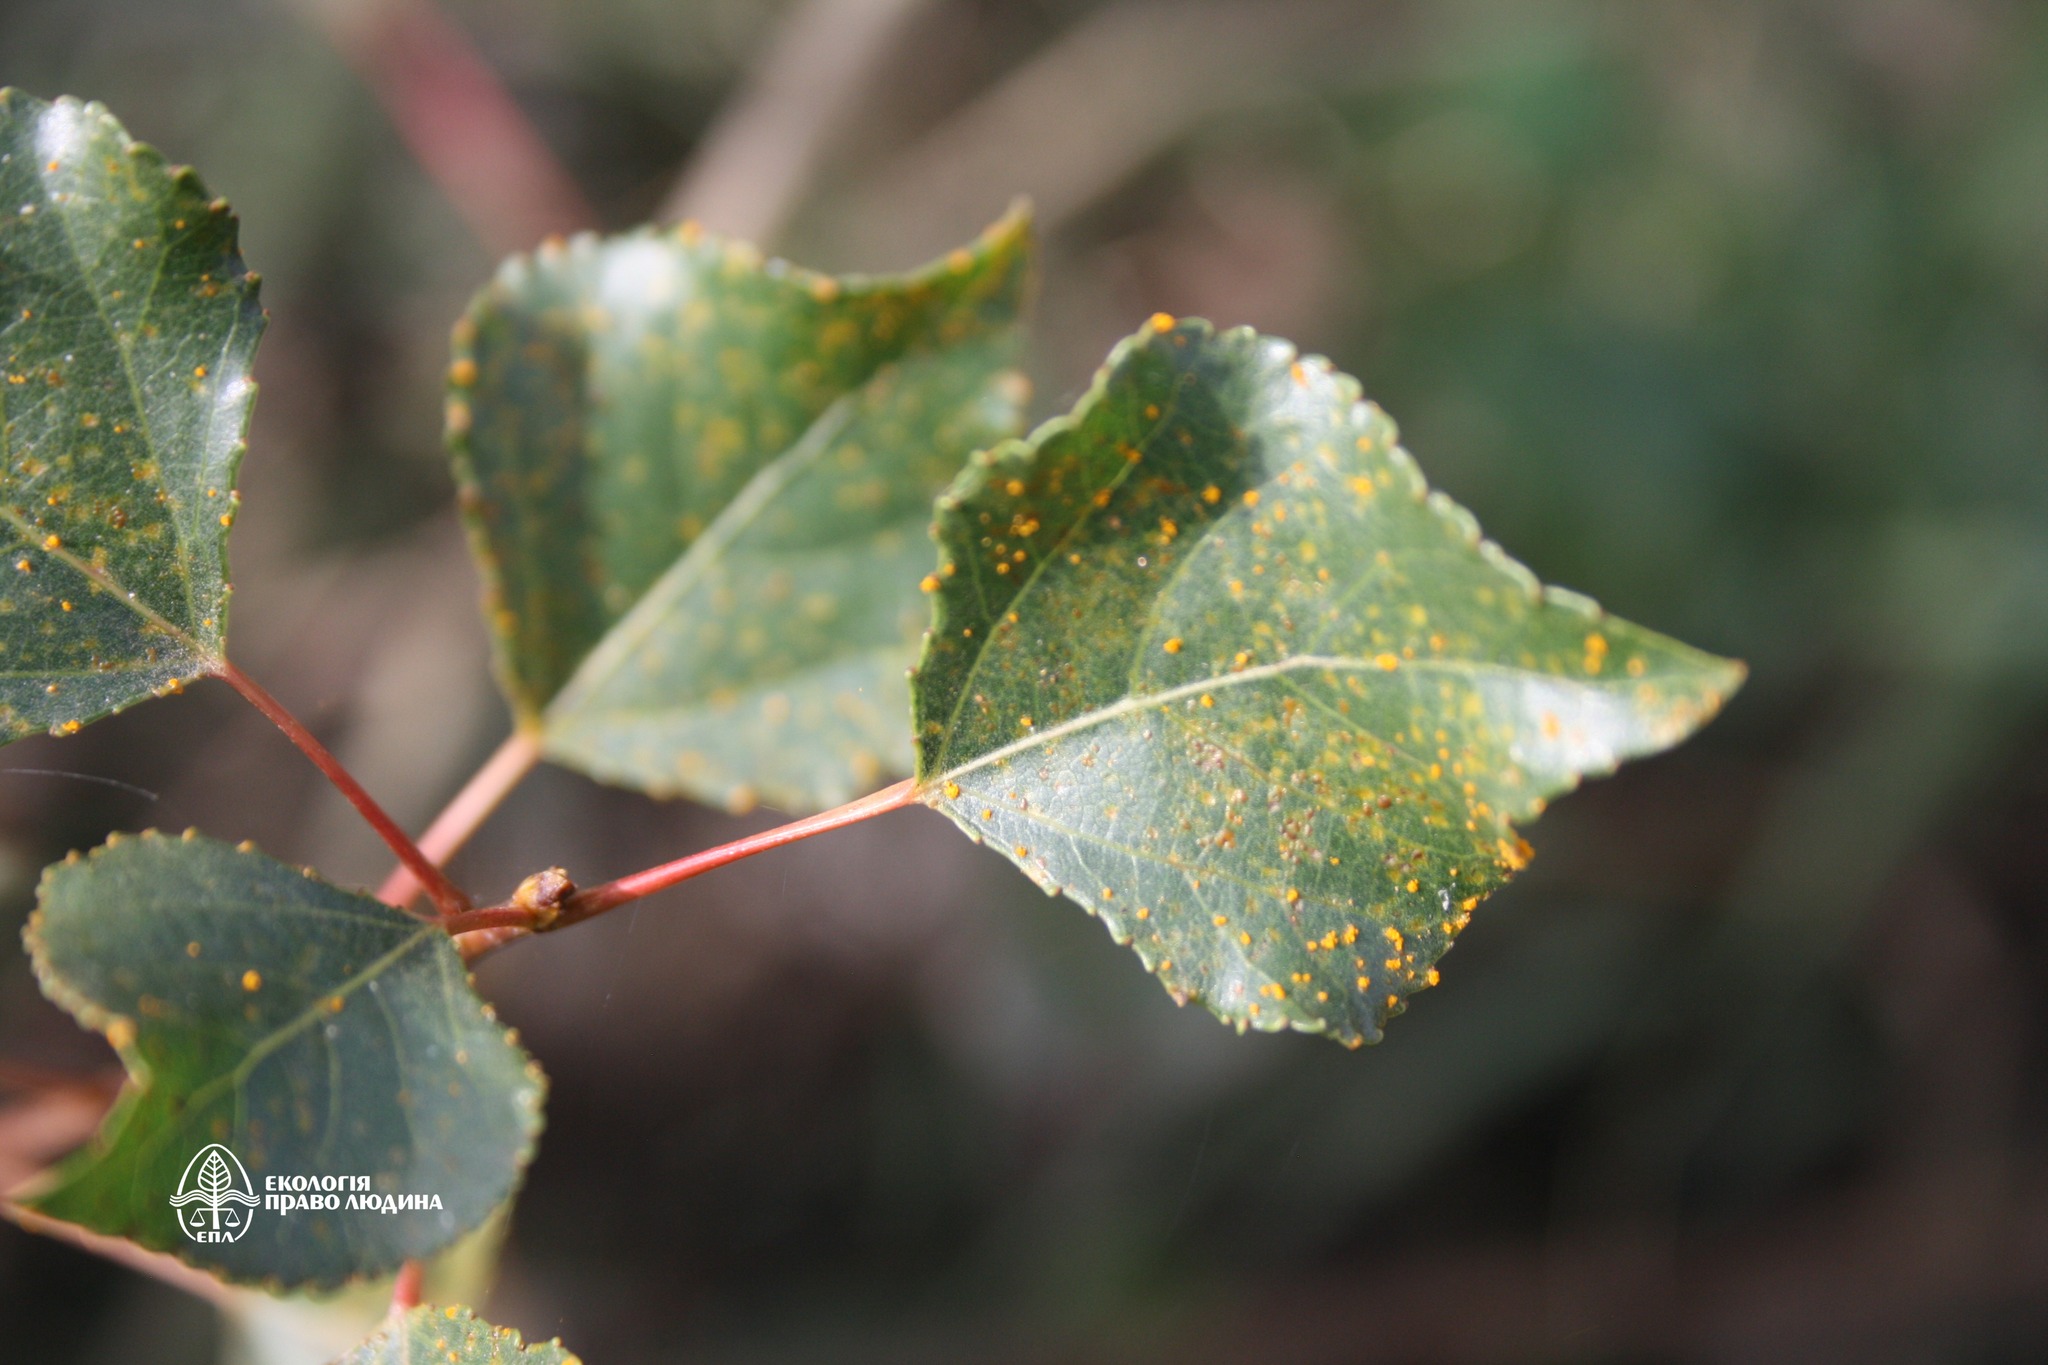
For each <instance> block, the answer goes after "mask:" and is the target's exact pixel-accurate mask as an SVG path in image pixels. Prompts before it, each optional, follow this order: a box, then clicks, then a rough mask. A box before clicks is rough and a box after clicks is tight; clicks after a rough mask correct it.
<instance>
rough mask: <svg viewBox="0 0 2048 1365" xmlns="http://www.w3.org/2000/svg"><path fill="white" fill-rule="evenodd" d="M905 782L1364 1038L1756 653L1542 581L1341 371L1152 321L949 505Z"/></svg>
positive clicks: (1264, 999)
mask: <svg viewBox="0 0 2048 1365" xmlns="http://www.w3.org/2000/svg"><path fill="white" fill-rule="evenodd" d="M938 538H939V546H940V568H939V575H938V576H939V580H940V588H939V591H938V592H937V594H936V603H935V615H934V623H933V626H932V631H931V635H930V637H929V639H928V641H927V643H926V647H925V651H924V655H923V657H922V659H921V661H920V663H919V666H918V672H917V676H916V678H915V679H914V681H913V684H912V696H913V699H914V704H915V708H916V724H917V743H918V765H917V776H918V779H919V791H920V795H921V796H922V798H923V799H924V800H925V801H926V802H927V803H928V804H930V805H932V806H934V807H936V808H937V809H939V810H941V811H944V812H945V813H946V814H947V815H948V816H950V817H951V818H952V819H953V820H954V821H956V822H957V823H959V824H960V825H961V826H962V827H963V828H965V829H966V830H967V831H968V832H969V833H970V834H972V835H973V836H974V837H975V838H976V839H980V840H985V841H986V842H988V843H989V844H990V845H991V846H993V847H995V848H997V849H999V850H1001V851H1002V852H1003V853H1004V855H1005V856H1007V857H1009V858H1010V859H1012V860H1013V861H1014V862H1016V863H1017V864H1018V865H1019V866H1021V867H1022V868H1023V869H1024V870H1025V871H1026V872H1027V873H1028V874H1029V875H1030V876H1031V877H1032V878H1034V879H1035V880H1036V881H1037V882H1038V883H1039V884H1040V885H1041V886H1043V887H1045V888H1046V889H1047V890H1048V891H1062V892H1064V893H1066V894H1067V895H1068V896H1070V897H1072V898H1073V899H1074V900H1076V901H1079V902H1080V903H1081V904H1082V905H1083V906H1085V907H1087V908H1088V909H1089V910H1090V911H1092V912H1093V913H1094V914H1096V915H1097V916H1099V917H1100V918H1101V919H1102V920H1103V921H1104V923H1105V924H1106V925H1107V926H1108V928H1109V931H1110V933H1111V934H1112V935H1114V936H1115V938H1116V939H1117V940H1118V941H1119V942H1124V943H1128V944H1130V945H1131V946H1132V947H1133V948H1135V949H1136V950H1137V952H1138V955H1139V957H1140V958H1141V959H1142V960H1143V962H1144V964H1145V965H1146V967H1147V968H1149V969H1150V970H1152V971H1153V972H1155V973H1157V974H1158V975H1159V977H1160V979H1161V981H1162V982H1163V983H1164V984H1165V986H1166V988H1167V989H1168V990H1169V991H1170V992H1172V993H1173V994H1174V995H1175V996H1176V997H1177V998H1179V999H1181V1000H1184V1001H1185V1000H1199V1001H1201V1002H1202V1003H1203V1004H1205V1005H1207V1006H1208V1007H1209V1008H1210V1009H1211V1010H1213V1011H1214V1012H1215V1013H1216V1014H1218V1015H1219V1016H1220V1017H1222V1018H1224V1019H1226V1020H1229V1021H1231V1022H1233V1023H1235V1024H1237V1026H1238V1027H1240V1028H1244V1027H1256V1028H1262V1029H1277V1028H1281V1027H1291V1028H1296V1029H1302V1030H1306V1031H1310V1032H1327V1033H1329V1034H1330V1035H1331V1036H1332V1037H1334V1038H1337V1039H1339V1040H1340V1041H1343V1042H1345V1043H1348V1044H1352V1045H1356V1044H1358V1043H1361V1042H1366V1041H1372V1040H1375V1039H1377V1038H1378V1037H1379V1036H1380V1033H1381V1025H1382V1023H1383V1022H1384V1020H1385V1019H1386V1018H1387V1016H1388V1015H1389V1014H1391V1013H1394V1012H1396V1011H1398V1010H1399V1009H1400V1008H1401V1005H1402V1002H1403V1001H1404V1000H1405V998H1406V997H1407V996H1409V995H1410V994H1412V993H1413V992H1415V991H1417V990H1419V989H1421V988H1423V987H1425V986H1427V985H1431V984H1434V982H1435V980H1436V968H1435V963H1436V961H1437V959H1438V958H1439V957H1441V956H1442V955H1443V953H1444V951H1445V950H1446V949H1447V948H1448V947H1449V946H1450V944H1451V941H1452V939H1453V938H1455V937H1456V935H1457V933H1458V931H1459V930H1460V929H1462V928H1463V927H1464V925H1465V923H1466V921H1467V919H1468V918H1469V917H1470V915H1471V912H1472V910H1473V908H1474V907H1475V906H1476V905H1477V904H1478V903H1479V901H1480V900H1481V899H1483V898H1484V897H1485V896H1486V895H1487V894H1488V893H1489V892H1491V891H1492V890H1494V889H1495V888H1496V887H1498V886H1500V885H1501V884H1502V883H1503V882H1505V881H1506V880H1507V879H1508V878H1509V876H1511V875H1512V874H1513V873H1514V872H1515V871H1516V870H1517V869H1519V868H1520V867H1521V866H1522V865H1523V863H1524V862H1525V861H1526V859H1527V858H1528V856H1529V851H1528V846H1527V845H1526V844H1524V843H1523V842H1522V839H1521V837H1520V835H1519V834H1518V833H1517V832H1516V824H1517V822H1522V821H1527V820H1529V819H1532V818H1534V816H1535V815H1536V814H1538V813H1539V812H1540V811H1541V810H1542V809H1543V805H1544V802H1545V801H1546V800H1547V799H1549V798H1551V797H1553V796H1555V795H1557V794H1558V793H1560V792H1564V791H1567V790H1569V789H1570V788H1572V787H1573V786H1575V785H1576V784H1577V783H1578V782H1579V781H1580V779H1581V778H1583V777H1585V776H1589V775H1594V774H1600V773H1606V772H1609V771H1611V770H1612V769H1613V768H1614V767H1615V766H1616V765H1617V764H1619V763H1620V762H1621V761H1622V760H1624V759H1626V758H1629V757H1632V756H1635V755H1640V754H1648V753H1654V752H1656V751H1658V750H1660V749H1665V748H1668V747H1670V746H1671V745H1674V744H1676V743H1678V742H1679V741H1680V740H1682V739H1684V738H1685V737H1686V736H1687V735H1688V734H1690V733H1691V732H1692V731H1693V730H1694V729H1696V728H1697V727H1698V726H1700V725H1701V724H1703V723H1704V722H1705V721H1706V720H1707V719H1708V718H1709V717H1711V716H1712V715H1713V714H1714V712H1715V710H1716V709H1717V708H1718V707H1719V706H1720V705H1721V704H1722V702H1723V701H1724V700H1725V699H1726V698H1727V697H1728V696H1729V695H1730V694H1731V693H1732V692H1733V691H1734V689H1735V688H1736V687H1737V686H1738V685H1739V684H1740V681H1741V678H1742V667H1741V665H1739V664H1736V663H1733V662H1731V661H1728V660H1725V659H1718V658H1715V657H1713V656H1711V655H1708V654H1704V653H1701V652H1700V651H1698V650H1696V649H1693V648H1690V647H1689V646H1686V645H1683V644H1680V643H1678V642H1677V641H1675V640H1671V639H1667V638H1666V637H1664V636H1661V635H1658V634H1655V633H1654V632H1651V631H1648V630H1645V629H1643V628H1642V627H1640V626H1634V625H1630V624H1629V623H1628V622H1626V621H1622V620H1619V619H1616V618H1614V617H1611V616H1608V615H1606V614H1604V613H1603V612H1602V611H1601V610H1600V609H1599V608H1598V607H1597V606H1596V605H1595V604H1594V603H1592V602H1591V601H1589V600H1587V599H1586V598H1584V597H1581V596H1579V595H1577V594H1576V593H1570V592H1566V591H1564V590H1561V589H1557V588H1545V587H1544V586H1543V585H1542V584H1541V583H1539V582H1538V581H1537V580H1536V578H1535V577H1534V576H1533V575H1532V574H1530V573H1529V571H1528V570H1526V569H1524V568H1523V567H1522V566H1521V565H1519V564H1517V563H1515V562H1514V561H1513V560H1511V559H1509V558H1508V557H1507V556H1506V555H1505V554H1503V553H1502V552H1501V551H1500V550H1499V549H1498V547H1496V546H1494V545H1493V544H1491V543H1490V542H1487V541H1485V540H1482V539H1481V538H1480V534H1479V527H1478V525H1477V524H1476V523H1475V522H1474V520H1473V519H1472V517H1471V515H1470V514H1469V513H1468V512H1466V511H1465V510H1464V509H1462V508H1460V507H1458V506H1457V505H1456V504H1455V503H1453V502H1451V501H1450V500H1449V499H1448V498H1446V497H1444V496H1443V495H1442V494H1440V493H1432V492H1431V491H1430V490H1429V489H1428V487H1427V485H1426V484H1425V483H1424V481H1423V478H1422V475H1421V474H1420V473H1419V472H1418V471H1417V469H1416V467H1415V464H1414V462H1413V461H1412V460H1411V459H1410V458H1409V456H1408V454H1407V453H1406V452H1405V451H1403V450H1402V449H1401V448H1400V447H1399V446H1398V445H1397V444H1396V443H1395V431H1394V427H1393V424H1392V422H1391V421H1389V420H1388V418H1387V417H1386V415H1385V414H1384V413H1382V412H1381V411H1380V410H1379V409H1378V408H1376V407H1374V406H1372V405H1371V404H1368V403H1364V402H1361V401H1360V397H1359V389H1358V385H1357V382H1356V381H1355V380H1353V379H1351V378H1350V377H1348V376H1345V375H1342V374H1338V373H1335V372H1333V371H1332V370H1331V368H1330V366H1329V365H1328V363H1327V362H1325V361H1322V360H1320V359H1315V358H1306V357H1300V356H1298V355H1297V354H1296V353H1295V351H1294V349H1293V348H1292V347H1291V346H1289V345H1288V344H1287V343H1285V342H1282V341H1278V340H1274V339H1272V338H1268V337H1263V336H1259V335H1257V334H1256V333H1254V332H1251V331H1249V330H1243V329H1239V330H1235V331H1229V332H1223V333H1220V334H1219V333H1215V332H1212V331H1211V329H1210V328H1209V327H1208V325H1207V324H1205V323H1200V322H1185V323H1176V322H1174V321H1173V320H1172V319H1170V318H1166V317H1163V316H1162V317H1159V318H1156V319H1154V321H1153V323H1152V324H1150V325H1148V326H1147V327H1146V328H1145V329H1144V330H1143V331H1141V332H1140V333H1139V334H1138V335H1137V336H1135V337H1132V338H1131V339H1129V340H1127V341H1125V342H1123V343H1122V344H1121V345H1120V346H1119V347H1118V348H1117V349H1116V351H1115V352H1114V353H1113V354H1112V355H1111V357H1110V359H1109V362H1108V363H1107V365H1106V366H1105V367H1104V369H1103V370H1102V372H1101V373H1100V374H1099V375H1098V376H1097V378H1096V382H1095V385H1094V387H1093V389H1092V390H1091V391H1090V392H1089V393H1088V395H1087V396H1086V397H1085V398H1083V399H1082V401H1081V403H1080V405H1079V406H1078V407H1077V408H1076V409H1075V410H1074V412H1073V413H1072V414H1071V415H1070V416H1067V417H1063V418H1059V419H1057V420H1055V421H1053V422H1050V423H1047V424H1046V425H1045V426H1044V427H1042V428H1040V429H1039V430H1038V431H1037V432H1036V433H1034V434H1033V435H1032V436H1031V437H1030V438H1029V439H1028V440H1026V441H1020V442H1012V443H1010V444H1007V445H1004V446H1001V447H998V448H997V449H996V450H994V451H993V452H991V453H990V454H989V455H987V456H986V457H983V458H981V459H979V460H978V461H977V462H976V463H975V465H974V466H973V467H972V468H970V469H969V470H968V471H967V472H965V473H964V474H963V475H962V476H961V478H960V480H959V481H958V482H957V483H956V484H955V485H954V487H953V488H952V489H951V490H950V491H949V492H948V493H947V495H946V496H945V497H944V498H943V499H942V500H941V502H940V512H939V520H938Z"/></svg>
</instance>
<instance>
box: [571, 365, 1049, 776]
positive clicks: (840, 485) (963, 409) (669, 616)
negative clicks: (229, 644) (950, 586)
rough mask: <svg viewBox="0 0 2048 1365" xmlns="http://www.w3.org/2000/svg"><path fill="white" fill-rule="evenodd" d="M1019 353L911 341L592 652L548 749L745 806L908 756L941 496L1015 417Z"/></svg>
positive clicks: (891, 768)
mask: <svg viewBox="0 0 2048 1365" xmlns="http://www.w3.org/2000/svg"><path fill="white" fill-rule="evenodd" d="M1011 349H1012V348H1011V347H1010V345H1009V344H1008V342H1007V340H1002V341H996V342H984V343H979V344H972V345H967V346H961V347H955V348H950V349H948V350H945V351H941V352H938V353H934V354H928V355H924V356H920V357H916V358H913V359H911V360H907V361H904V362H903V363H901V364H900V365H895V366H890V367H888V368H886V369H884V370H883V371H882V372H881V373H880V374H878V375H876V376H875V377H874V378H873V379H871V380H870V381H868V383H867V384H866V385H865V386H863V387H862V389H861V390H860V391H859V392H858V393H855V394H850V395H848V396H847V397H845V398H842V399H840V400H839V401H838V402H837V403H835V404H834V405H833V406H832V407H830V408H828V409H827V410H826V412H825V415H824V416H822V417H820V418H819V419H818V420H817V421H816V422H815V423H813V424H812V427H811V429H810V431H809V432H807V433H806V434H805V435H804V437H803V439H802V440H800V441H798V442H797V444H796V446H795V447H794V448H793V449H792V450H790V451H789V453H788V454H786V455H783V456H782V457H781V458H780V459H778V460H776V461H775V463H773V464H771V465H769V466H768V468H766V469H764V470H763V471H761V473H760V474H758V475H757V476H755V478H754V480H753V482H751V483H750V484H748V485H747V487H746V489H745V490H744V491H743V492H742V493H741V494H740V495H739V497H738V498H736V499H734V501H733V502H732V503H731V504H730V505H729V506H728V507H727V508H726V509H725V511H724V512H723V513H721V514H720V515H719V517H718V519H717V520H716V521H714V522H713V523H712V525H711V528H710V529H709V530H707V531H706V532H705V533H704V534H703V535H702V536H701V537H699V538H698V539H697V541H696V543H695V544H693V545H692V546H691V547H690V549H689V551H688V552H687V553H685V554H684V555H683V557H682V558H681V559H680V560H678V561H677V562H676V563H675V565H674V566H672V567H671V568H670V569H669V571H668V572H667V573H665V574H663V575H662V576H661V578H660V579H658V580H656V582H655V584H654V586H653V587H652V588H650V589H649V590H648V592H647V594H646V595H645V596H644V597H642V598H641V599H640V602H639V604H638V605H637V606H635V607H634V608H633V609H632V611H630V612H629V613H627V615H626V617H625V619H624V620H622V621H620V622H619V624H618V625H617V626H615V627H613V628H612V630H611V633H610V634H608V635H607V636H606V637H605V639H604V640H603V642H602V643H600V644H599V645H598V647H597V649H596V650H595V651H593V652H592V653H591V655H590V657H589V658H588V659H586V660H585V661H584V664H583V666H582V667H581V668H580V669H578V670H577V673H576V676H575V677H574V678H573V679H572V680H571V681H570V683H569V685H568V686H567V687H565V688H564V689H563V690H562V692H561V693H560V695H558V696H557V697H556V698H555V699H554V701H553V702H552V703H551V704H550V705H549V707H548V709H547V711H546V713H545V716H544V726H545V728H544V730H543V732H542V733H543V742H544V744H545V746H546V752H547V755H548V756H549V757H550V758H553V759H555V760H557V761H559V762H563V763H567V764H569V765H570V766H572V767H576V768H579V769H581V770H583V771H585V772H588V773H591V774H592V775H594V776H597V777H601V778H604V779H606V780H608V781H614V782H620V783H623V784H626V785H629V786H634V787H638V788H640V789H641V790H643V791H648V792H652V793H654V794H656V795H674V794H687V795H690V796H694V797H696V798H698V799H699V800H704V801H711V802H716V803H720V804H724V805H727V806H729V807H733V808H736V809H744V808H746V807H747V806H750V805H752V804H753V802H754V801H755V800H756V799H757V798H758V799H764V800H766V801H768V802H769V803H771V804H773V805H776V806H780V807H782V808H784V809H799V810H801V809H822V808H824V807H828V806H835V805H838V804H840V803H842V802H844V801H848V800H850V799H852V798H853V797H854V796H856V795H858V794H859V793H860V792H861V791H864V790H866V789H868V788H870V787H872V786H874V784H875V783H876V781H877V780H879V779H880V777H881V776H882V775H883V773H884V772H894V773H905V772H908V771H909V770H910V765H911V761H912V759H911V743H910V728H909V725H908V724H907V722H906V719H905V718H906V717H907V716H908V715H909V713H910V696H909V690H908V684H907V683H906V682H905V680H904V673H905V671H906V670H907V669H908V668H909V666H910V663H911V661H912V660H913V659H914V658H915V657H916V653H917V643H918V637H919V636H920V634H922V632H923V630H924V627H925V624H926V621H927V619H928V618H929V616H930V609H929V607H928V606H927V605H926V603H925V600H924V593H923V591H922V590H921V586H920V584H921V581H923V580H926V578H927V576H928V575H929V574H930V572H931V540H930V537H929V535H928V532H927V528H928V526H929V524H930V521H931V506H932V498H933V497H934V496H935V495H936V494H937V493H938V492H939V491H940V490H942V489H943V488H944V487H945V486H946V484H947V483H948V482H949V481H950V480H951V479H952V478H953V476H954V475H955V474H956V473H958V471H959V469H960V466H961V464H962V462H963V461H964V460H965V459H966V457H967V455H968V454H969V453H970V452H972V451H974V450H978V449H982V448H984V447H987V446H990V445H993V444H994V443H995V442H996V441H998V440H1000V439H1002V438H1004V437H1007V436H1012V435H1014V434H1015V433H1016V431H1017V430H1018V427H1019V423H1020V421H1021V404H1022V400H1023V396H1024V387H1025V385H1024V381H1023V379H1022V377H1021V376H1019V375H1017V374H1016V373H1015V372H1013V371H1010V370H1007V369H1005V368H1004V364H1005V362H1006V360H1007V359H1008V355H1009V352H1010V350H1011Z"/></svg>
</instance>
